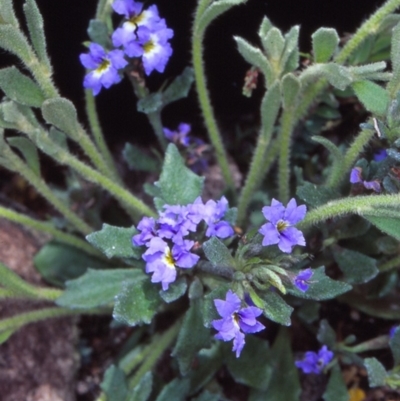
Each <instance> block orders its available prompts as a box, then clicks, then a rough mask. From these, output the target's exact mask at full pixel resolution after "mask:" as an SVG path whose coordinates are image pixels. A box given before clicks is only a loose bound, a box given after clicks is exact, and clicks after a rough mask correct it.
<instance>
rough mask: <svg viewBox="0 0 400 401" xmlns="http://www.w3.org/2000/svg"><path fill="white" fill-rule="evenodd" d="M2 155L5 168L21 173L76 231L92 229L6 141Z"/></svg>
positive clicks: (89, 231)
mask: <svg viewBox="0 0 400 401" xmlns="http://www.w3.org/2000/svg"><path fill="white" fill-rule="evenodd" d="M2 151H3V156H4V157H5V158H6V159H7V162H8V163H7V164H3V166H4V167H5V168H8V169H12V170H13V171H15V172H17V173H19V174H21V175H22V176H23V177H24V178H25V179H26V180H27V181H28V182H29V184H31V185H32V186H33V187H34V188H35V189H36V190H37V191H38V192H39V193H40V194H41V195H42V196H43V197H44V198H45V199H46V200H47V201H48V202H50V203H51V204H52V205H53V206H54V207H55V208H56V209H57V210H58V211H59V212H60V213H61V214H62V215H63V216H64V217H65V218H66V219H67V220H68V221H69V222H70V223H71V224H72V225H73V226H74V227H75V228H76V229H77V230H78V231H80V232H81V233H82V234H84V235H87V234H90V233H91V232H92V231H93V228H92V227H90V226H89V225H88V224H87V223H85V222H84V221H83V220H82V219H81V218H80V217H79V216H78V215H77V214H76V213H74V212H73V211H72V210H70V209H69V208H68V206H67V205H66V204H65V203H64V202H63V201H61V200H60V199H59V198H57V196H56V195H55V194H54V192H53V191H52V190H51V189H50V188H49V186H48V185H47V184H46V183H45V182H44V180H43V178H42V177H40V176H38V175H36V174H35V173H34V172H33V171H32V170H31V169H30V168H29V167H28V165H27V164H26V163H24V162H23V161H22V160H21V159H20V158H19V157H18V156H17V155H16V154H15V153H14V152H13V151H12V150H11V149H10V147H9V146H8V145H6V143H3V146H2Z"/></svg>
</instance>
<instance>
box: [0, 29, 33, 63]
mask: <svg viewBox="0 0 400 401" xmlns="http://www.w3.org/2000/svg"><path fill="white" fill-rule="evenodd" d="M0 47H1V48H3V49H4V50H7V51H9V52H10V53H13V54H15V55H16V56H17V57H19V58H20V59H21V60H22V61H23V63H24V64H25V65H29V63H30V62H31V61H32V56H34V55H33V52H32V48H31V47H30V46H29V43H28V40H27V39H26V37H25V36H24V34H23V33H22V32H21V31H20V30H19V29H18V28H17V27H15V26H12V25H2V24H0Z"/></svg>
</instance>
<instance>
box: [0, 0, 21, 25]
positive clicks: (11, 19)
mask: <svg viewBox="0 0 400 401" xmlns="http://www.w3.org/2000/svg"><path fill="white" fill-rule="evenodd" d="M0 24H10V25H13V26H15V27H16V28H18V26H19V23H18V20H17V17H16V15H15V12H14V8H13V0H3V1H2V2H1V4H0Z"/></svg>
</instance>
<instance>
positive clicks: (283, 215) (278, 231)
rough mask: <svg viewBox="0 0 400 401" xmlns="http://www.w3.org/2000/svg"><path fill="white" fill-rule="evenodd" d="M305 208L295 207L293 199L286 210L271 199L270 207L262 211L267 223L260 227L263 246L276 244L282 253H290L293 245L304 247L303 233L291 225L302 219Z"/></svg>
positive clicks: (279, 203)
mask: <svg viewBox="0 0 400 401" xmlns="http://www.w3.org/2000/svg"><path fill="white" fill-rule="evenodd" d="M306 211H307V208H306V206H305V205H301V206H297V203H296V200H295V199H294V198H293V199H291V200H290V201H289V203H288V204H287V206H286V208H285V207H284V206H283V204H282V203H281V202H278V201H277V200H275V199H272V202H271V206H265V207H263V209H262V212H263V214H264V217H265V218H266V219H267V220H269V222H268V223H266V224H264V225H263V226H261V228H260V229H259V231H258V232H259V233H260V234H262V235H264V238H263V242H262V244H263V246H268V245H275V244H277V245H278V247H279V249H280V250H281V251H282V252H285V253H290V252H292V247H293V246H295V245H303V246H304V245H305V244H306V241H305V239H304V236H303V233H302V232H301V231H300V230H298V229H297V228H295V227H293V225H295V224H297V223H298V222H299V221H300V220H303V219H304V216H305V214H306Z"/></svg>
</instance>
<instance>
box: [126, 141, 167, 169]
mask: <svg viewBox="0 0 400 401" xmlns="http://www.w3.org/2000/svg"><path fill="white" fill-rule="evenodd" d="M122 156H123V157H124V160H125V161H126V162H127V163H128V166H129V168H130V169H132V170H137V171H146V172H150V173H153V172H156V171H159V170H160V163H159V162H158V160H156V159H154V158H153V157H151V156H150V155H148V154H145V153H143V151H142V150H141V149H140V148H138V147H137V146H135V145H132V144H130V143H126V144H125V147H124V150H123V151H122Z"/></svg>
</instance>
